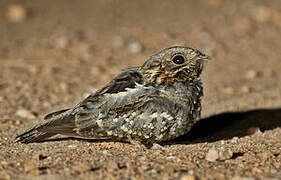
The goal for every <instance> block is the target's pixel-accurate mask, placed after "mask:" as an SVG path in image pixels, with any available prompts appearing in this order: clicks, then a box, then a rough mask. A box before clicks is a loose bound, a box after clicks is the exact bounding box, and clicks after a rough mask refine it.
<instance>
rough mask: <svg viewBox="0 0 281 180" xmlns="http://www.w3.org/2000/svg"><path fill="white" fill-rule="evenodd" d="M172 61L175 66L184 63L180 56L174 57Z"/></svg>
mask: <svg viewBox="0 0 281 180" xmlns="http://www.w3.org/2000/svg"><path fill="white" fill-rule="evenodd" d="M172 61H173V62H174V63H175V64H182V63H184V62H185V58H184V57H183V56H182V55H176V56H175V57H173V59H172Z"/></svg>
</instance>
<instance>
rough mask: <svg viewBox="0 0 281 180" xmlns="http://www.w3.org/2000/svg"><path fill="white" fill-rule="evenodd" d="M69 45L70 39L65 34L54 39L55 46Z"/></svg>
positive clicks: (61, 47)
mask: <svg viewBox="0 0 281 180" xmlns="http://www.w3.org/2000/svg"><path fill="white" fill-rule="evenodd" d="M67 45H68V39H67V38H66V37H65V36H59V37H56V38H55V39H54V46H55V47H56V48H58V49H64V48H66V46H67Z"/></svg>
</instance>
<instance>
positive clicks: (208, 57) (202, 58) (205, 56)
mask: <svg viewBox="0 0 281 180" xmlns="http://www.w3.org/2000/svg"><path fill="white" fill-rule="evenodd" d="M211 59H212V58H211V56H207V55H205V54H201V55H199V56H198V57H197V60H211Z"/></svg>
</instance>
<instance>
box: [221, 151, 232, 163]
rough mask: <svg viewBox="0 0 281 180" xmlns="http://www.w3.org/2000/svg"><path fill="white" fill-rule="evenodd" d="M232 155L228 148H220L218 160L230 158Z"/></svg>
mask: <svg viewBox="0 0 281 180" xmlns="http://www.w3.org/2000/svg"><path fill="white" fill-rule="evenodd" d="M232 156H233V152H232V151H231V150H230V149H220V151H219V160H221V161H224V160H227V159H231V158H232Z"/></svg>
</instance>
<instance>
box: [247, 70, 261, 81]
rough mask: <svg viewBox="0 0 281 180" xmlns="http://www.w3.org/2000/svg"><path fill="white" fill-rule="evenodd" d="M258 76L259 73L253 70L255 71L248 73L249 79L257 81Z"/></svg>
mask: <svg viewBox="0 0 281 180" xmlns="http://www.w3.org/2000/svg"><path fill="white" fill-rule="evenodd" d="M257 76H258V72H257V71H255V70H253V69H251V70H248V71H247V73H246V78H247V79H255V78H256V77H257Z"/></svg>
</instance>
